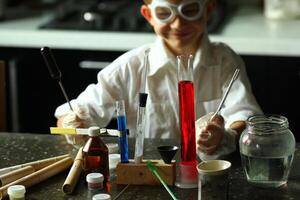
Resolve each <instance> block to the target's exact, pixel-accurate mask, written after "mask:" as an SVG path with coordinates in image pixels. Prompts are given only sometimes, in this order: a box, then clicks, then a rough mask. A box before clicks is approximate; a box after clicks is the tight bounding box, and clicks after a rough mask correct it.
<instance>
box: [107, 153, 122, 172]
mask: <svg viewBox="0 0 300 200" xmlns="http://www.w3.org/2000/svg"><path fill="white" fill-rule="evenodd" d="M108 159H109V169H114V168H116V167H117V164H118V163H119V162H120V161H121V156H120V154H109V155H108Z"/></svg>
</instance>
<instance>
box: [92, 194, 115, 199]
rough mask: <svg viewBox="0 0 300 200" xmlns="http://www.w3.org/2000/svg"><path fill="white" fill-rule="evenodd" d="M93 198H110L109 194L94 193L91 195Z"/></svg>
mask: <svg viewBox="0 0 300 200" xmlns="http://www.w3.org/2000/svg"><path fill="white" fill-rule="evenodd" d="M93 200H111V198H110V195H109V194H104V193H102V194H96V195H94V196H93Z"/></svg>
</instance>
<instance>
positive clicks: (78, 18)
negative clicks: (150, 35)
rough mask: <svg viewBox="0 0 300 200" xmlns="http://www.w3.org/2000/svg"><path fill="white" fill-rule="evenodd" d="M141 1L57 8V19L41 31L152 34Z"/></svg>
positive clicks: (90, 1) (116, 0) (104, 0)
mask: <svg viewBox="0 0 300 200" xmlns="http://www.w3.org/2000/svg"><path fill="white" fill-rule="evenodd" d="M141 3H142V1H140V0H139V1H137V2H133V1H132V0H102V1H94V0H84V1H81V2H79V1H77V2H76V1H69V2H66V3H63V4H61V5H59V6H58V8H57V10H56V16H55V17H54V19H52V20H51V21H49V22H47V23H45V24H43V25H42V26H41V27H40V28H41V29H63V30H66V29H67V30H91V31H93V30H94V31H99V30H101V31H121V32H153V31H152V28H151V27H150V25H148V23H147V22H146V20H145V19H144V18H143V16H141V14H140V11H139V10H140V6H141Z"/></svg>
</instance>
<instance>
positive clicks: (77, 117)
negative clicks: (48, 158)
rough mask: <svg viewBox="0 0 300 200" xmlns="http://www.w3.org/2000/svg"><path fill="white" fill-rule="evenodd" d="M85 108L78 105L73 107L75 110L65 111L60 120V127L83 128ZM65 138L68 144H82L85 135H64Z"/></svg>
mask: <svg viewBox="0 0 300 200" xmlns="http://www.w3.org/2000/svg"><path fill="white" fill-rule="evenodd" d="M85 114H86V113H85V110H84V109H80V107H75V111H74V112H73V111H70V112H69V113H67V114H66V115H65V116H64V117H63V120H62V127H64V128H84V127H85V121H84V119H83V118H84V117H82V116H85ZM65 137H66V140H67V142H68V143H69V144H72V145H74V146H78V147H80V146H83V145H84V143H85V141H86V139H87V137H86V136H82V135H75V136H73V135H65Z"/></svg>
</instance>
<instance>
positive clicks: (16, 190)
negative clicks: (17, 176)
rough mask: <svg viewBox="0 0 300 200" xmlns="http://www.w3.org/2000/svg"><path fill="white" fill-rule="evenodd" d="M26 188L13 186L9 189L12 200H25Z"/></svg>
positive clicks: (8, 192)
mask: <svg viewBox="0 0 300 200" xmlns="http://www.w3.org/2000/svg"><path fill="white" fill-rule="evenodd" d="M25 192H26V189H25V186H23V185H13V186H10V187H9V188H8V189H7V194H8V195H9V199H10V200H25Z"/></svg>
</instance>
